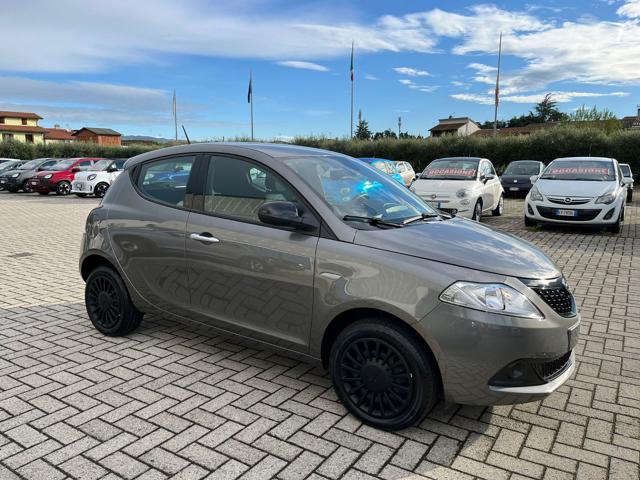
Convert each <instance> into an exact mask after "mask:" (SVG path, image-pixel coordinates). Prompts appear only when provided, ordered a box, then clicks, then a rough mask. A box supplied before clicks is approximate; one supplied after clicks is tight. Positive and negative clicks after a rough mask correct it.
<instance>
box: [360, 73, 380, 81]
mask: <svg viewBox="0 0 640 480" xmlns="http://www.w3.org/2000/svg"><path fill="white" fill-rule="evenodd" d="M364 79H365V80H380V79H379V78H378V77H376V76H375V75H371V74H369V73H367V74H365V76H364Z"/></svg>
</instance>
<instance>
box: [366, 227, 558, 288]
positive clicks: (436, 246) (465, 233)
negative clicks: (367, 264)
mask: <svg viewBox="0 0 640 480" xmlns="http://www.w3.org/2000/svg"><path fill="white" fill-rule="evenodd" d="M354 242H355V243H356V244H357V245H362V246H366V247H371V248H376V249H378V250H385V251H389V252H394V253H400V254H404V255H411V256H413V257H419V258H424V259H426V260H433V261H436V262H443V263H448V264H450V265H456V266H459V267H463V268H471V269H474V270H481V271H484V272H490V273H496V274H499V275H506V276H509V277H518V278H534V279H548V278H556V277H559V276H560V275H562V274H561V272H560V271H559V270H558V268H557V267H556V266H555V264H554V263H553V261H551V259H550V258H549V257H547V256H546V255H545V254H544V253H543V252H542V251H540V250H539V249H538V248H536V247H534V246H533V245H531V244H529V243H527V242H525V241H524V240H520V239H518V238H516V237H514V236H512V235H509V234H506V233H502V232H498V231H496V230H494V229H492V228H489V227H487V226H485V225H482V224H480V223H477V222H473V221H471V220H466V219H463V218H458V217H456V218H453V219H451V220H445V221H442V222H429V223H421V224H418V225H412V226H408V227H404V228H396V229H389V230H358V232H357V233H356V237H355V240H354ZM461 280H463V279H461Z"/></svg>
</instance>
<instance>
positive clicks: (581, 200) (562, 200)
mask: <svg viewBox="0 0 640 480" xmlns="http://www.w3.org/2000/svg"><path fill="white" fill-rule="evenodd" d="M567 199H569V202H568V203H567ZM547 200H549V201H550V202H551V203H559V204H561V205H584V204H585V203H589V202H590V201H591V198H589V197H549V196H548V197H547Z"/></svg>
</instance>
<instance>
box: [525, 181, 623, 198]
mask: <svg viewBox="0 0 640 480" xmlns="http://www.w3.org/2000/svg"><path fill="white" fill-rule="evenodd" d="M535 186H536V188H537V189H538V191H539V192H540V193H541V194H542V195H545V196H546V195H551V196H558V197H599V196H600V195H604V194H605V193H607V192H610V191H611V190H612V189H614V188H615V186H616V182H589V181H575V180H542V179H540V180H538V181H537V182H536V183H535Z"/></svg>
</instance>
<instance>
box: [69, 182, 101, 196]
mask: <svg viewBox="0 0 640 480" xmlns="http://www.w3.org/2000/svg"><path fill="white" fill-rule="evenodd" d="M94 187H95V185H94V182H88V181H87V182H85V181H75V180H74V181H73V182H72V183H71V193H85V194H91V193H93V188H94Z"/></svg>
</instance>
